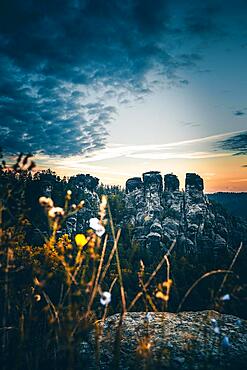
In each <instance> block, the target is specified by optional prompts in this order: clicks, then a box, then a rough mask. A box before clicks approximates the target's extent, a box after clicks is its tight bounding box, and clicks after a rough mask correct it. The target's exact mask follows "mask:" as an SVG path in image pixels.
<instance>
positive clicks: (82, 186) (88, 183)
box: [62, 174, 100, 236]
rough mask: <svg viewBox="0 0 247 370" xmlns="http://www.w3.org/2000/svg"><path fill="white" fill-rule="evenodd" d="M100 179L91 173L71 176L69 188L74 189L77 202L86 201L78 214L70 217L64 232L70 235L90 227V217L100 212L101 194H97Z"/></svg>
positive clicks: (73, 194) (74, 198) (73, 192)
mask: <svg viewBox="0 0 247 370" xmlns="http://www.w3.org/2000/svg"><path fill="white" fill-rule="evenodd" d="M98 183H99V179H98V178H97V177H93V176H91V175H89V174H87V175H83V174H81V175H77V176H73V177H70V179H69V182H68V189H70V190H71V191H72V196H73V200H74V202H75V203H77V204H78V203H79V202H80V201H82V200H83V201H84V202H85V203H84V206H83V208H82V209H80V210H79V211H78V212H77V213H76V214H74V215H72V216H71V217H69V218H68V219H67V221H66V225H65V228H64V230H63V231H62V234H64V233H66V234H68V235H69V236H72V235H75V234H77V233H82V232H84V231H85V229H86V228H87V227H88V224H89V219H90V218H92V217H97V215H98V212H99V203H100V200H99V196H98V194H97V187H98Z"/></svg>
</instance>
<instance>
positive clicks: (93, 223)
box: [89, 217, 105, 237]
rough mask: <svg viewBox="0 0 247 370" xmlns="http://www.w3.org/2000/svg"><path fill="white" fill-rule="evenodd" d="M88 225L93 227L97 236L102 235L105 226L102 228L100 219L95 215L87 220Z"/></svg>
mask: <svg viewBox="0 0 247 370" xmlns="http://www.w3.org/2000/svg"><path fill="white" fill-rule="evenodd" d="M89 226H90V227H91V229H93V230H94V231H95V233H96V234H97V235H98V236H99V237H101V236H102V235H104V233H105V228H104V226H103V225H101V223H100V221H99V220H98V219H97V218H96V217H93V218H90V220H89Z"/></svg>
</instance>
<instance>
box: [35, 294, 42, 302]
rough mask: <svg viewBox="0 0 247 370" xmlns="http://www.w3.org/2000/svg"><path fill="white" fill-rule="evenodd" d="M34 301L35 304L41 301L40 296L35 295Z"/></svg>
mask: <svg viewBox="0 0 247 370" xmlns="http://www.w3.org/2000/svg"><path fill="white" fill-rule="evenodd" d="M34 299H35V301H36V302H39V301H40V300H41V296H40V295H39V294H35V296H34Z"/></svg>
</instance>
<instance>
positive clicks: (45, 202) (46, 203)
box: [39, 197, 54, 208]
mask: <svg viewBox="0 0 247 370" xmlns="http://www.w3.org/2000/svg"><path fill="white" fill-rule="evenodd" d="M39 204H40V205H41V206H42V207H47V208H52V207H53V206H54V203H53V200H52V199H51V198H47V197H40V198H39Z"/></svg>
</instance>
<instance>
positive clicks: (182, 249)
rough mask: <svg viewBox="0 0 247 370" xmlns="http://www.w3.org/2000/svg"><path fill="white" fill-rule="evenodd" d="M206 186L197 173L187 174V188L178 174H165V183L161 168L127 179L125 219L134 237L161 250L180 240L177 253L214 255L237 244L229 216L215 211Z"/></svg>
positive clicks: (221, 253) (215, 256) (224, 251)
mask: <svg viewBox="0 0 247 370" xmlns="http://www.w3.org/2000/svg"><path fill="white" fill-rule="evenodd" d="M203 189H204V183H203V179H202V178H201V177H200V176H199V175H197V174H195V173H187V174H186V179H185V191H183V190H182V191H180V190H179V180H178V178H177V176H176V175H174V174H166V175H165V176H164V185H163V181H162V176H161V174H160V172H158V171H151V172H146V173H144V174H143V179H141V178H140V177H134V178H131V179H129V180H127V182H126V198H125V208H126V217H125V221H126V222H127V223H129V224H131V225H132V226H133V229H134V231H133V240H135V241H138V242H139V243H140V245H141V246H142V247H146V248H148V249H150V250H151V251H157V250H161V249H162V248H163V249H165V248H168V247H169V245H170V244H171V243H172V241H173V240H174V239H176V240H177V248H176V250H177V253H179V254H181V255H201V256H203V257H204V256H206V257H210V258H218V257H219V256H221V255H224V254H225V253H226V252H227V250H228V248H229V247H230V248H231V247H237V245H235V246H233V245H232V242H231V239H230V235H231V232H232V230H231V228H230V227H229V225H227V222H226V219H225V217H224V216H223V215H220V214H218V213H217V212H215V210H214V208H213V207H212V205H211V204H210V202H209V201H208V198H207V196H206V195H205V194H204V192H203ZM246 230H247V229H246Z"/></svg>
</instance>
